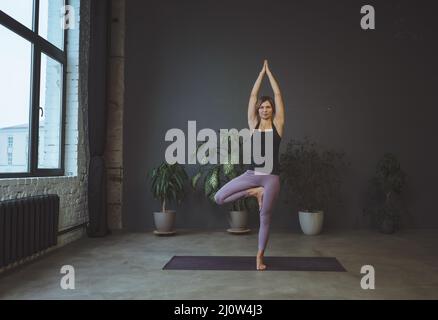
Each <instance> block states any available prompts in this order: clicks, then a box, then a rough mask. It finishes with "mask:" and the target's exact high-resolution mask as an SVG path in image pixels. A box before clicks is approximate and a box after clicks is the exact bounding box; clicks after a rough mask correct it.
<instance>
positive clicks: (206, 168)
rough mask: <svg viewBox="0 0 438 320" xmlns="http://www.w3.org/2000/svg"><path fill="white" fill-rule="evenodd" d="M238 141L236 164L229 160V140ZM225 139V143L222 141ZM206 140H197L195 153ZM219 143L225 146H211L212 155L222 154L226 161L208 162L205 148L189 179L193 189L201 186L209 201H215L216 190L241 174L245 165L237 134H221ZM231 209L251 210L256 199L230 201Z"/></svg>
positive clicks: (255, 204)
mask: <svg viewBox="0 0 438 320" xmlns="http://www.w3.org/2000/svg"><path fill="white" fill-rule="evenodd" d="M233 140H234V141H235V142H238V144H239V161H238V163H237V164H234V163H232V161H231V150H232V149H231V142H232V141H233ZM225 141H227V144H224V143H223V142H225ZM206 143H207V142H199V143H198V145H197V148H196V154H198V151H199V149H201V148H202V147H205V146H206ZM220 145H221V146H222V145H226V146H227V148H223V147H220V148H212V150H213V153H214V154H212V156H214V157H216V159H217V156H220V155H222V156H223V157H224V158H225V159H227V161H226V163H223V164H221V163H218V164H211V163H208V157H209V156H210V151H209V150H208V149H207V150H206V152H205V155H204V157H203V158H202V161H200V162H201V164H200V166H199V169H198V170H197V172H196V174H195V175H194V176H193V177H192V179H191V185H192V187H193V189H195V190H196V188H197V186H198V185H201V186H202V189H203V191H204V194H205V196H206V197H207V199H209V200H210V201H211V202H213V203H216V202H215V200H214V196H215V194H216V192H217V191H218V190H219V189H220V188H221V187H222V186H223V185H225V184H226V183H227V182H228V181H230V180H232V179H234V178H235V177H237V176H239V175H241V174H242V173H244V171H245V166H244V165H243V164H242V161H240V159H241V158H242V150H243V139H242V137H239V136H238V135H237V134H235V133H233V132H231V133H229V134H228V135H224V136H221V143H220ZM231 206H232V210H233V211H240V210H248V211H253V210H256V208H257V206H258V205H257V201H256V199H255V198H253V197H247V198H241V199H238V200H236V201H233V202H232V203H231Z"/></svg>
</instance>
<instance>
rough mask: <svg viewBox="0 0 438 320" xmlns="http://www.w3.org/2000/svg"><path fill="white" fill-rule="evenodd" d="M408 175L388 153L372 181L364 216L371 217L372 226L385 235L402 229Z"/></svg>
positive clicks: (394, 157)
mask: <svg viewBox="0 0 438 320" xmlns="http://www.w3.org/2000/svg"><path fill="white" fill-rule="evenodd" d="M405 180H406V174H405V172H404V171H403V170H402V169H401V166H400V163H399V161H398V159H397V157H396V156H395V155H394V154H392V153H386V154H384V155H383V157H382V159H380V160H379V162H378V163H377V166H376V171H375V175H374V177H373V178H371V179H370V182H369V188H368V192H367V193H368V195H367V196H368V203H369V204H368V206H366V207H365V209H364V214H365V215H368V216H370V218H371V224H372V225H373V226H374V227H376V226H377V227H378V228H379V229H380V231H382V232H384V233H393V232H395V231H396V230H398V229H399V227H400V218H401V214H402V213H403V212H404V211H405V210H404V208H403V205H402V201H401V197H400V195H401V192H402V189H403V186H404V185H405Z"/></svg>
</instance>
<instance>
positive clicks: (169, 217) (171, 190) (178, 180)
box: [148, 161, 188, 234]
mask: <svg viewBox="0 0 438 320" xmlns="http://www.w3.org/2000/svg"><path fill="white" fill-rule="evenodd" d="M148 178H149V180H150V183H151V191H152V195H153V197H154V199H156V200H159V201H160V204H161V211H159V212H154V222H155V227H156V229H157V230H156V232H155V233H157V234H165V233H174V231H173V227H174V224H175V219H176V211H175V210H170V209H166V206H167V205H168V204H169V203H171V202H176V203H177V204H181V202H182V200H183V199H184V197H185V189H184V186H185V183H186V182H187V180H188V176H187V173H186V171H185V170H184V167H183V166H182V165H180V164H179V163H175V164H168V163H167V162H166V161H164V162H163V163H161V165H159V166H158V167H156V168H152V169H151V170H150V171H149V172H148Z"/></svg>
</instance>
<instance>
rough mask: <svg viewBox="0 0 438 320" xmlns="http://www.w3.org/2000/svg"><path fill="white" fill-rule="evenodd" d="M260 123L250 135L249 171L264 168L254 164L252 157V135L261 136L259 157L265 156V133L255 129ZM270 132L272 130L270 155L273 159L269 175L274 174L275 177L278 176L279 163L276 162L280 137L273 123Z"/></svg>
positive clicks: (261, 165) (262, 165)
mask: <svg viewBox="0 0 438 320" xmlns="http://www.w3.org/2000/svg"><path fill="white" fill-rule="evenodd" d="M259 125H260V122H258V123H257V126H256V127H255V130H254V132H253V134H252V135H251V151H252V152H251V165H250V167H249V168H250V170H255V168H256V167H257V168H260V167H264V164H263V163H262V164H256V163H255V161H254V155H253V150H254V134H261V139H260V141H261V155H262V157H264V156H265V132H264V131H258V130H257V129H258V128H259ZM272 130H273V134H274V136H273V146H272V155H273V157H274V159H273V161H272V172H271V174H275V175H279V174H280V163H279V161H278V153H279V150H280V142H281V137H280V135H279V134H278V131H277V128H275V125H274V122H272Z"/></svg>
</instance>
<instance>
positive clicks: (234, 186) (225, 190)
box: [214, 171, 258, 204]
mask: <svg viewBox="0 0 438 320" xmlns="http://www.w3.org/2000/svg"><path fill="white" fill-rule="evenodd" d="M256 182H257V178H256V177H255V176H254V175H252V174H249V173H248V171H246V172H245V173H243V174H241V175H240V176H238V177H236V178H234V179H233V180H231V181H228V182H227V183H226V184H225V185H224V186H223V187H222V188H220V189H219V191H218V192H216V194H215V196H214V200H215V201H216V203H217V204H224V203H229V202H233V201H236V200H238V199H240V198H242V197H246V196H248V189H250V188H254V187H257V186H258V185H257V184H256Z"/></svg>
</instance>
